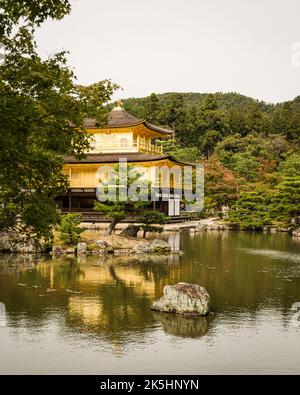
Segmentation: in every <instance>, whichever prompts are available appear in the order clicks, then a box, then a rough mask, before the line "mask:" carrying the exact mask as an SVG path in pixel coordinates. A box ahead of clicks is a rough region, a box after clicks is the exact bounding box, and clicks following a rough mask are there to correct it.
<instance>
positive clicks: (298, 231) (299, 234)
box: [292, 228, 300, 237]
mask: <svg viewBox="0 0 300 395" xmlns="http://www.w3.org/2000/svg"><path fill="white" fill-rule="evenodd" d="M292 235H293V236H294V237H300V228H298V229H295V230H294V231H293V233H292Z"/></svg>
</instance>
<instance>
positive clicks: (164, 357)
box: [0, 232, 300, 374]
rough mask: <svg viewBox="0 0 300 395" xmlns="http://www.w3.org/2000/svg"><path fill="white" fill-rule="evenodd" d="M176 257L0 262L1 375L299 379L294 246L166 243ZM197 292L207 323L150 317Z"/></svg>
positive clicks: (299, 261) (278, 240)
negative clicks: (171, 290) (180, 286)
mask: <svg viewBox="0 0 300 395" xmlns="http://www.w3.org/2000/svg"><path fill="white" fill-rule="evenodd" d="M169 242H170V243H171V244H172V245H178V244H180V247H181V249H182V250H183V251H184V255H183V256H180V257H179V256H177V255H174V256H173V257H172V258H170V257H160V258H159V259H155V258H153V257H150V258H149V259H142V260H138V259H136V258H128V257H108V258H103V257H99V256H90V257H88V258H81V259H80V260H78V259H77V258H64V259H52V258H51V257H50V256H48V257H47V256H41V257H30V256H24V255H2V256H1V257H0V349H1V353H0V373H2V374H3V373H8V374H17V373H22V374H55V373H56V374H62V373H64V374H109V373H111V374H134V373H135V374H141V373H143V374H179V373H182V374H201V373H208V374H212V373H238V374H239V373H249V374H251V373H269V374H273V373H298V374H299V373H300V321H298V313H297V312H296V311H293V310H292V306H293V305H294V304H295V303H296V302H300V239H298V240H297V239H293V238H291V237H290V236H288V235H285V234H271V235H270V234H255V233H238V232H237V233H234V232H220V233H218V232H207V233H199V234H191V235H190V234H189V233H181V234H179V233H174V234H170V236H169ZM180 281H185V282H191V283H197V284H200V285H202V286H204V287H205V288H206V289H207V290H208V292H209V294H210V297H211V301H212V303H211V310H212V314H211V315H210V316H209V317H204V318H197V319H195V318H184V317H179V316H174V315H169V314H164V313H155V312H153V311H151V310H150V306H151V302H152V301H153V300H154V299H156V298H158V297H160V296H161V295H162V290H163V287H164V285H165V284H175V283H177V282H180Z"/></svg>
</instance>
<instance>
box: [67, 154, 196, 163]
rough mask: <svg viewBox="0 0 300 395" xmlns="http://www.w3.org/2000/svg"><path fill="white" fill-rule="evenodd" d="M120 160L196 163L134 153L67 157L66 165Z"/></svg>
mask: <svg viewBox="0 0 300 395" xmlns="http://www.w3.org/2000/svg"><path fill="white" fill-rule="evenodd" d="M119 159H126V160H127V162H128V163H132V162H154V161H159V160H165V159H169V160H170V161H172V162H175V163H178V164H183V165H185V164H186V165H188V164H189V165H195V164H194V163H193V164H192V163H186V162H180V161H178V160H176V159H174V158H173V157H172V156H171V155H163V154H162V155H149V154H146V153H140V152H132V153H124V154H121V153H119V152H118V153H105V154H87V155H85V157H84V158H82V159H76V158H75V157H74V156H65V157H64V161H65V163H66V164H67V163H69V164H74V163H98V164H101V163H118V162H119Z"/></svg>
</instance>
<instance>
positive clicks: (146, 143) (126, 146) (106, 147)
mask: <svg viewBox="0 0 300 395" xmlns="http://www.w3.org/2000/svg"><path fill="white" fill-rule="evenodd" d="M91 151H92V152H147V153H150V154H162V153H163V149H162V146H161V145H155V144H153V143H152V142H151V140H150V139H146V138H145V137H140V136H137V138H134V139H133V140H132V141H130V140H127V141H125V140H123V141H122V140H121V141H120V142H113V141H112V142H109V143H108V142H107V143H106V142H105V143H99V142H94V143H91Z"/></svg>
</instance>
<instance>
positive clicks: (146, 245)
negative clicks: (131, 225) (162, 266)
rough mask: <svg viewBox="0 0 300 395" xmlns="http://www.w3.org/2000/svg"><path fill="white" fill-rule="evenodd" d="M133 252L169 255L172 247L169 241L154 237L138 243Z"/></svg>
mask: <svg viewBox="0 0 300 395" xmlns="http://www.w3.org/2000/svg"><path fill="white" fill-rule="evenodd" d="M132 253H133V254H144V255H145V254H157V255H168V254H170V253H171V247H170V246H169V244H168V243H167V242H165V241H164V240H161V239H154V240H152V241H150V242H149V241H146V242H143V243H140V244H138V245H136V246H135V247H134V248H133V249H132Z"/></svg>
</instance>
